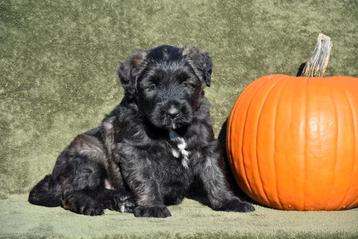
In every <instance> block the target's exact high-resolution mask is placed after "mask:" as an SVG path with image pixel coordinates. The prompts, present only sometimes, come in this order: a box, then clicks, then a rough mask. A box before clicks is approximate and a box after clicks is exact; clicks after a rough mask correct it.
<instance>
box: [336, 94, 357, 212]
mask: <svg viewBox="0 0 358 239" xmlns="http://www.w3.org/2000/svg"><path fill="white" fill-rule="evenodd" d="M343 93H344V96H345V98H346V101H347V103H348V106H349V107H348V108H349V111H350V113H351V115H352V118H353V120H352V126H353V130H352V134H353V146H354V147H353V160H352V163H351V166H352V167H351V168H352V171H351V174H350V180H349V187H347V189H346V192H345V194H344V196H343V199H342V200H341V202H340V203H339V205H342V204H345V206H346V208H349V207H351V206H352V205H353V204H355V202H354V201H353V202H352V203H350V204H348V205H346V203H345V201H346V200H347V195H348V192H349V191H350V189H351V188H352V182H353V174H354V172H355V171H356V167H357V163H355V162H354V157H355V155H356V129H357V126H356V122H357V117H356V114H355V112H354V110H353V106H352V105H353V103H352V101H351V98H350V96H349V95H348V93H347V91H346V89H343ZM352 164H353V165H352Z"/></svg>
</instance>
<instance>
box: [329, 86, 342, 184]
mask: <svg viewBox="0 0 358 239" xmlns="http://www.w3.org/2000/svg"><path fill="white" fill-rule="evenodd" d="M327 82H329V84H330V87H329V93H330V95H331V98H332V100H333V106H334V120H335V136H336V137H335V142H337V143H335V144H334V145H335V150H334V153H335V155H334V170H333V173H332V178H333V179H331V185H332V187H333V188H335V186H336V175H337V166H338V162H337V158H338V147H339V146H338V144H339V142H340V141H339V139H340V138H341V137H339V136H340V132H339V129H340V127H339V126H340V124H341V122H340V117H338V106H337V100H336V98H337V97H336V95H335V94H334V93H333V91H332V87H333V86H332V81H331V79H327ZM336 87H337V86H336Z"/></svg>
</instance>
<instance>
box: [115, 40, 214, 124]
mask: <svg viewBox="0 0 358 239" xmlns="http://www.w3.org/2000/svg"><path fill="white" fill-rule="evenodd" d="M211 71H212V61H211V58H210V56H209V55H208V54H207V53H201V52H200V51H199V50H198V49H196V48H194V47H191V46H186V47H184V48H177V47H173V46H166V45H164V46H159V47H157V48H153V49H148V50H139V51H137V52H135V53H134V54H133V55H132V56H130V57H129V58H128V59H127V60H126V61H125V62H123V63H121V64H120V66H119V68H118V75H119V79H120V81H121V83H122V86H123V88H124V90H125V97H128V98H130V99H132V100H134V101H135V102H136V104H137V106H138V109H139V111H141V112H142V113H143V114H144V115H145V117H146V118H147V119H148V120H149V121H150V122H151V123H152V124H153V125H155V126H156V127H159V128H164V129H177V128H181V127H184V126H186V125H189V124H190V123H191V122H192V120H193V113H194V112H195V111H196V110H197V109H198V107H199V106H200V102H201V99H202V97H203V95H204V93H203V88H204V85H206V86H210V79H211Z"/></svg>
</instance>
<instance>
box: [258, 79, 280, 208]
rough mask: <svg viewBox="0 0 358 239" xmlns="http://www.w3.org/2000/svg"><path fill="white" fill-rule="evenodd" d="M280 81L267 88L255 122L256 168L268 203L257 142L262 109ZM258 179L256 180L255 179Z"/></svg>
mask: <svg viewBox="0 0 358 239" xmlns="http://www.w3.org/2000/svg"><path fill="white" fill-rule="evenodd" d="M280 82H281V78H278V79H277V80H276V82H275V83H273V84H272V86H271V88H270V89H269V90H266V92H267V93H266V95H265V96H264V98H263V100H262V104H260V108H259V109H258V113H257V115H258V118H257V122H256V123H255V125H256V127H255V128H256V134H255V135H256V139H255V142H256V145H255V154H256V157H255V158H256V169H257V171H258V175H259V179H260V186H261V190H260V191H262V192H263V193H264V195H265V198H266V201H267V203H270V200H269V198H268V196H267V192H266V190H265V189H264V186H263V181H262V176H261V170H260V167H259V162H258V160H259V159H258V152H257V143H258V140H257V139H258V131H259V130H258V128H259V122H260V119H261V115H262V114H261V113H262V109H263V108H264V106H265V104H266V103H267V99H268V97H269V96H270V95H271V94H272V92H273V91H274V89H275V88H276V87H277V86H278V85H280ZM255 181H256V180H255Z"/></svg>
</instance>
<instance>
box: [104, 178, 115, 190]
mask: <svg viewBox="0 0 358 239" xmlns="http://www.w3.org/2000/svg"><path fill="white" fill-rule="evenodd" d="M104 188H105V189H108V190H114V187H113V186H112V184H111V182H110V181H109V180H108V179H107V178H106V179H105V180H104Z"/></svg>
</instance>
